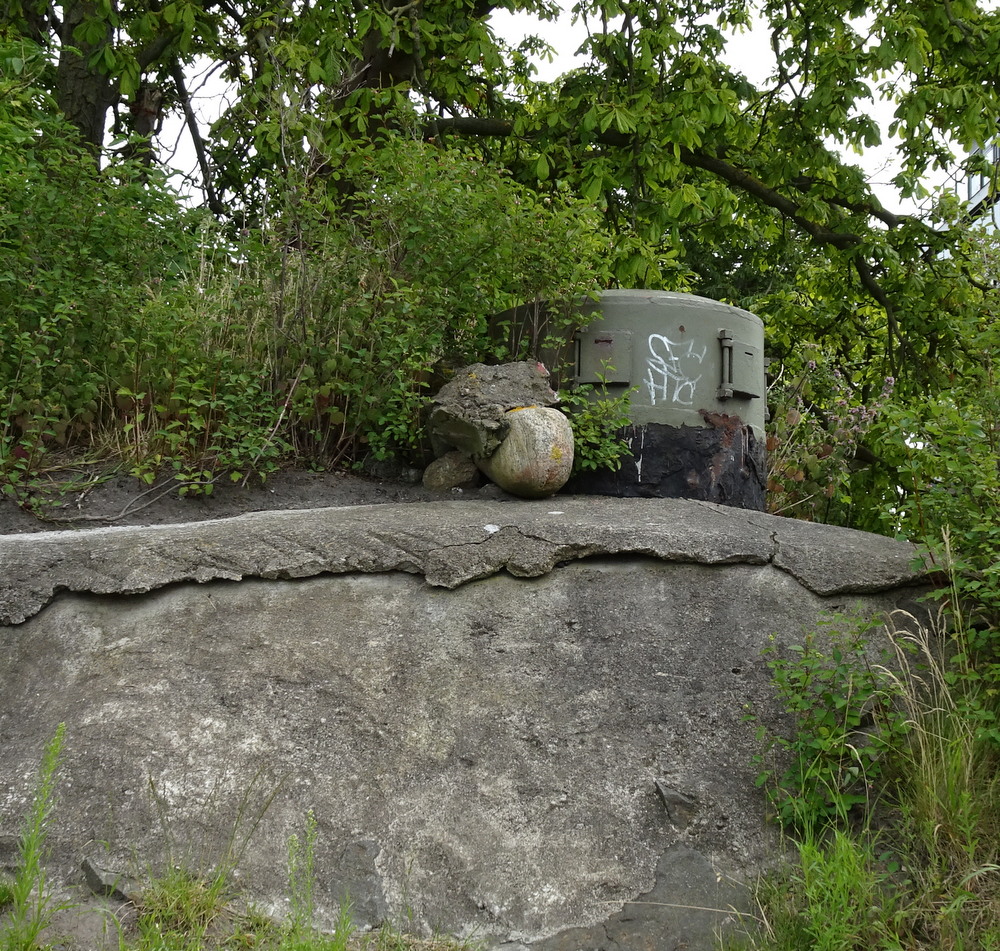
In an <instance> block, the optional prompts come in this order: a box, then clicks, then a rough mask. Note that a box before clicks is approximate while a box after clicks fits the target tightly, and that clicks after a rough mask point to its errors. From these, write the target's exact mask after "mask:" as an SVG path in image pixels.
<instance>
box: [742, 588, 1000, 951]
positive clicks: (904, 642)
mask: <svg viewBox="0 0 1000 951" xmlns="http://www.w3.org/2000/svg"><path fill="white" fill-rule="evenodd" d="M953 593H954V597H953V598H952V599H951V600H950V602H949V604H948V608H949V610H948V613H947V614H945V613H942V614H941V615H940V616H939V618H938V621H937V623H934V624H920V623H918V622H917V620H916V619H915V618H914V617H913V616H912V615H908V614H905V613H898V614H896V615H894V617H893V618H892V622H893V623H892V624H891V625H890V628H891V630H890V640H891V643H892V648H893V657H894V663H893V664H887V665H886V667H885V668H883V669H882V670H881V671H880V673H881V675H883V676H884V677H885V678H886V680H887V682H888V684H889V685H890V688H891V691H890V692H891V693H892V694H893V695H894V696H895V697H896V700H897V705H898V706H897V708H896V710H895V711H894V712H893V716H895V717H897V718H898V717H899V716H900V714H901V715H902V717H903V729H902V730H898V729H895V728H894V730H893V733H892V736H893V738H894V745H893V746H892V747H891V748H889V749H888V750H887V751H886V754H885V755H886V761H885V762H884V763H883V764H882V780H881V784H882V785H883V787H884V788H883V790H882V794H881V796H880V797H879V798H878V800H877V801H875V802H873V803H872V804H871V805H870V807H869V808H868V809H867V810H866V811H865V812H863V813H862V814H860V815H859V814H858V813H857V812H856V811H853V810H852V812H851V813H850V814H848V812H847V811H846V810H845V811H841V812H840V813H839V814H838V815H834V816H831V817H830V818H829V820H828V821H826V822H825V823H822V824H818V825H817V824H815V823H809V822H805V823H802V824H799V825H798V826H795V828H796V829H797V832H796V833H795V834H794V835H793V836H792V841H791V842H790V845H791V846H792V848H793V851H794V854H795V857H796V858H795V861H794V863H793V864H792V865H791V866H790V867H788V868H786V869H785V870H784V871H783V872H780V873H778V874H775V875H772V876H769V877H768V878H766V879H764V880H763V881H762V882H761V883H760V885H759V887H758V894H757V898H758V902H759V915H758V916H757V918H758V920H757V922H756V925H755V927H753V928H752V929H750V930H752V931H753V933H754V936H753V937H752V938H750V939H748V940H747V941H746V942H745V943H743V944H741V945H739V946H740V947H743V948H747V949H756V951H998V949H1000V862H998V860H1000V778H998V766H1000V748H998V744H997V739H996V733H995V730H994V723H995V721H996V693H997V691H996V686H995V685H994V683H993V681H992V680H990V679H988V678H986V677H984V676H982V675H981V674H980V673H979V669H978V667H977V663H976V658H974V657H973V656H972V654H971V652H970V651H969V650H968V649H967V646H968V645H969V644H970V643H971V638H970V636H969V632H968V631H966V628H965V622H964V619H963V617H962V615H961V610H960V600H959V598H958V597H957V595H958V591H957V590H955V591H954V592H953ZM897 724H898V720H897ZM876 729H878V724H877V723H876ZM816 779H817V781H820V782H822V781H823V777H816ZM806 801H808V800H807V799H805V798H804V799H803V802H806Z"/></svg>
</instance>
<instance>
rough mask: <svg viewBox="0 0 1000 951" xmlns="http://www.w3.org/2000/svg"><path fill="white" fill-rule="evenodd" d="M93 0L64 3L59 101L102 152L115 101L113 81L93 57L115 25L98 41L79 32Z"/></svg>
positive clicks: (63, 109) (61, 108)
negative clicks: (88, 40)
mask: <svg viewBox="0 0 1000 951" xmlns="http://www.w3.org/2000/svg"><path fill="white" fill-rule="evenodd" d="M95 6H96V5H95V4H94V2H93V0H68V2H66V3H64V4H63V20H62V35H61V36H60V43H61V48H60V53H59V66H58V69H57V72H56V101H57V102H58V104H59V108H60V110H62V113H63V115H65V116H66V118H67V119H68V120H69V121H70V122H71V123H72V124H73V125H75V126H76V127H77V128H78V129H79V130H80V135H81V137H82V139H83V141H84V142H86V143H87V144H88V145H89V146H91V147H92V148H93V150H94V153H95V157H97V155H99V153H100V150H101V146H102V145H103V144H104V128H105V125H106V122H107V115H108V109H109V108H110V105H111V83H110V81H109V79H108V76H107V74H106V73H104V72H103V70H101V69H100V67H99V66H96V65H95V66H92V65H90V61H91V59H92V58H93V57H94V56H95V54H97V53H98V52H99V51H100V50H102V49H104V47H105V46H107V45H108V44H109V43H110V42H111V25H110V24H107V26H106V29H105V31H104V34H103V35H102V37H101V39H100V40H98V41H97V42H96V43H94V42H89V43H88V42H84V41H83V40H82V39H81V38H79V37H77V36H75V35H74V34H75V33H76V30H77V28H78V27H79V26H80V24H81V23H83V21H84V20H85V19H86V18H87V17H88V16H90V15H93V14H94V12H95Z"/></svg>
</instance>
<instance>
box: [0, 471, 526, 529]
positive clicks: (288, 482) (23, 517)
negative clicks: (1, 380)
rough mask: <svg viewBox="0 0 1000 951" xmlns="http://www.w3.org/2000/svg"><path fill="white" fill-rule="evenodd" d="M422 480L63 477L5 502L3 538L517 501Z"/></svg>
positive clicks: (487, 489)
mask: <svg viewBox="0 0 1000 951" xmlns="http://www.w3.org/2000/svg"><path fill="white" fill-rule="evenodd" d="M419 475H420V473H419V472H418V471H416V470H409V471H405V472H404V473H403V474H402V476H399V475H396V476H395V477H394V478H390V477H387V478H379V477H378V476H377V475H361V474H357V473H351V472H311V471H305V470H299V469H288V470H282V471H279V472H274V473H272V474H271V475H269V476H268V477H267V479H266V480H265V481H264V482H261V481H260V480H256V481H254V482H250V483H248V484H246V485H244V484H243V483H242V482H236V483H233V482H231V481H226V480H224V479H220V480H219V482H218V483H215V484H214V485H213V486H212V492H211V494H210V495H204V494H188V495H185V496H180V495H178V491H177V490H178V484H177V482H176V481H174V480H173V479H172V478H170V477H169V476H165V477H163V478H161V479H158V480H156V481H155V482H154V483H153V484H152V485H147V484H146V483H144V482H142V481H140V480H139V479H136V478H134V477H132V476H129V475H124V474H121V473H117V474H115V473H107V472H93V471H91V472H86V471H83V470H60V471H59V472H57V473H54V474H52V475H51V476H50V477H49V479H48V481H46V482H45V483H44V484H40V485H38V486H37V487H36V488H34V489H33V491H31V492H30V493H27V494H26V495H25V496H24V497H23V498H21V499H18V500H12V499H4V500H3V501H0V535H11V534H20V533H25V532H48V531H73V530H80V529H91V528H102V527H106V526H111V525H165V524H168V523H172V522H199V521H205V520H208V519H217V518H231V517H233V516H237V515H244V514H246V513H247V512H263V511H269V510H278V509H311V508H326V507H329V506H344V505H379V504H384V503H389V502H396V503H399V502H440V501H442V500H448V499H453V500H456V501H457V500H464V501H467V500H469V499H475V498H489V499H494V500H496V499H509V498H512V497H511V496H508V495H507V494H506V493H504V492H503V491H501V490H500V489H498V488H497V487H496V486H494V485H491V484H488V485H485V486H483V487H482V488H481V489H478V490H464V491H463V490H462V489H450V490H448V491H446V492H439V491H433V490H431V489H425V488H424V487H423V485H422V484H421V483H420V481H419Z"/></svg>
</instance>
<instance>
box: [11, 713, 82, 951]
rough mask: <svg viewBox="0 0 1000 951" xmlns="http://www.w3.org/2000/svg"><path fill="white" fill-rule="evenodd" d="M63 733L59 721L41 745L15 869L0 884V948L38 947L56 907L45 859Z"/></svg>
mask: <svg viewBox="0 0 1000 951" xmlns="http://www.w3.org/2000/svg"><path fill="white" fill-rule="evenodd" d="M65 734H66V725H65V724H64V723H60V724H59V726H58V727H57V728H56V732H55V734H54V735H53V737H52V739H51V740H49V742H48V744H47V745H46V747H45V751H44V753H43V755H42V762H41V767H40V768H39V772H38V784H37V786H36V787H35V795H34V798H33V800H32V803H31V809H30V810H29V812H28V815H27V816H26V817H25V820H24V824H23V826H22V829H21V835H20V840H19V842H18V863H17V869H16V871H15V873H14V877H13V879H12V880H11V881H9V882H7V883H5V884H3V885H2V886H0V906H4V905H6V906H7V908H6V921H5V922H4V924H3V927H2V930H0V949H2V951H35V949H37V948H39V947H41V944H40V936H41V934H42V932H43V931H44V930H45V929H46V927H48V925H49V923H50V922H51V920H52V915H53V914H54V913H55V911H56V910H57V909H58V908H59V907H60V905H59V904H58V903H56V902H54V901H53V899H52V896H51V894H50V892H49V888H48V882H47V880H46V875H45V859H46V854H47V846H46V838H47V836H48V831H49V823H50V821H51V818H52V808H53V800H54V796H55V789H56V773H57V771H58V769H59V759H60V756H61V754H62V748H63V740H64V738H65ZM4 899H5V900H4Z"/></svg>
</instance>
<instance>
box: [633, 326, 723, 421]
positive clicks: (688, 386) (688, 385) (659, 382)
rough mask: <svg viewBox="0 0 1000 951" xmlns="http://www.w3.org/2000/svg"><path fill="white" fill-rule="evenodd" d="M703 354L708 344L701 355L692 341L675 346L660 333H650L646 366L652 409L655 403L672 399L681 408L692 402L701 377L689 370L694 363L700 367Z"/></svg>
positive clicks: (703, 345) (703, 347) (706, 351)
mask: <svg viewBox="0 0 1000 951" xmlns="http://www.w3.org/2000/svg"><path fill="white" fill-rule="evenodd" d="M706 353H708V345H707V344H702V347H701V353H698V351H697V350H695V348H694V341H693V340H688V341H687V342H686V343H674V342H673V341H672V340H671V339H670V338H669V337H664V336H663V335H662V334H650V337H649V360H648V361H647V363H646V388H647V389H648V390H649V401H650V402H651V403H652V404H653V405H654V406H655V405H656V401H657V400H660V402H663V401H664V400H671V401H672V402H674V403H680V404H681V405H682V406H690V405H691V404H692V403H693V402H694V388H695V387H696V386H697V385H698V381H699V380H700V379H701V374H700V373H699V374H698V375H697V376H692V375H691V374H690V373H689V372H688V367H690V366H691V362H692V361H694V360H696V361H697V362H698V364H699V366H700V365H701V363H702V362H703V361H704V359H705V354H706Z"/></svg>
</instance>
